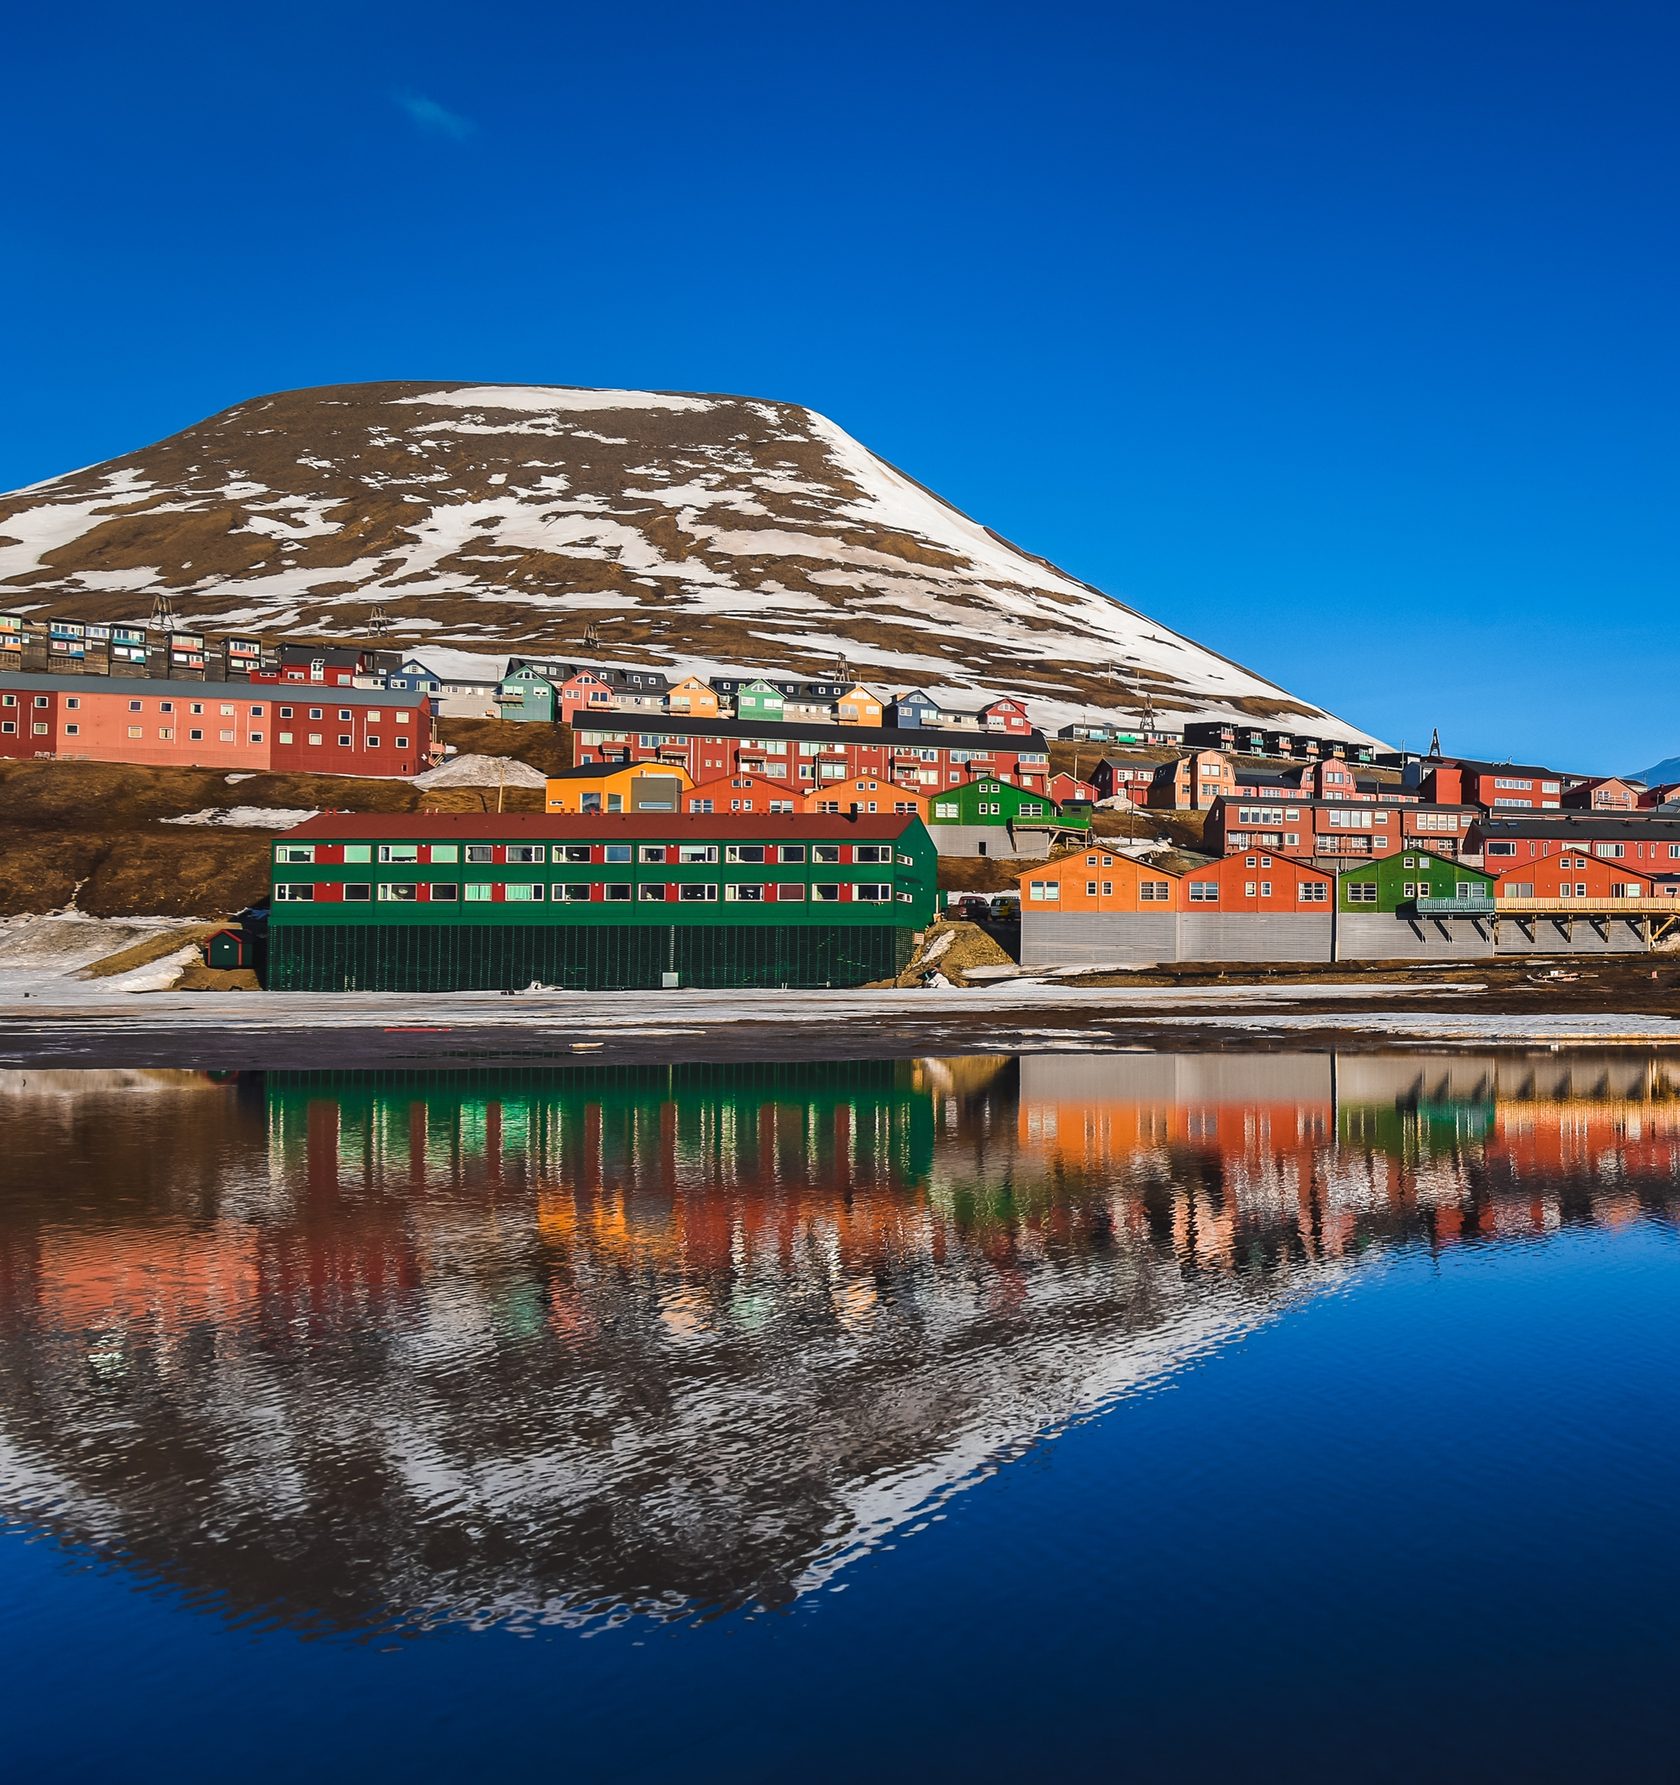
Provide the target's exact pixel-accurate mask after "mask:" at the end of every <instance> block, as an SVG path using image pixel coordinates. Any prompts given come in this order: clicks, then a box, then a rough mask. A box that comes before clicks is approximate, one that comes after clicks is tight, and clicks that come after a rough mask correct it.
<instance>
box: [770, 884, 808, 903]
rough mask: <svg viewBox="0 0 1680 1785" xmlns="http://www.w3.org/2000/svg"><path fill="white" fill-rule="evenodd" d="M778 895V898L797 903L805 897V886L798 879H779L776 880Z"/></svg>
mask: <svg viewBox="0 0 1680 1785" xmlns="http://www.w3.org/2000/svg"><path fill="white" fill-rule="evenodd" d="M776 897H777V899H778V900H787V901H790V902H794V903H797V902H798V901H799V900H801V899H803V898H804V897H805V888H804V887H803V886H802V885H801V884H800V882H799V881H797V880H778V881H777V882H776Z"/></svg>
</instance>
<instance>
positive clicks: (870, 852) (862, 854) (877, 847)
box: [852, 843, 892, 862]
mask: <svg viewBox="0 0 1680 1785" xmlns="http://www.w3.org/2000/svg"><path fill="white" fill-rule="evenodd" d="M852 859H853V860H854V861H860V862H890V861H891V860H892V850H891V849H889V848H888V847H887V845H886V844H885V843H860V844H859V845H858V846H857V848H856V849H855V850H854V851H853V853H852Z"/></svg>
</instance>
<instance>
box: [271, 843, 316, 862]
mask: <svg viewBox="0 0 1680 1785" xmlns="http://www.w3.org/2000/svg"><path fill="white" fill-rule="evenodd" d="M274 859H275V860H276V861H277V862H312V861H314V859H315V845H314V844H313V843H280V844H277V845H276V846H275V850H274Z"/></svg>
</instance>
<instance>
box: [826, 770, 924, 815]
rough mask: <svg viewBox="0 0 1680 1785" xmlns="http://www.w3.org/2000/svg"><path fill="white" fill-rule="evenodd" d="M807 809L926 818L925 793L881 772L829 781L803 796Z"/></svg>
mask: <svg viewBox="0 0 1680 1785" xmlns="http://www.w3.org/2000/svg"><path fill="white" fill-rule="evenodd" d="M804 809H805V810H806V811H807V812H845V813H853V812H859V813H862V814H864V815H865V816H870V815H875V814H879V815H886V814H892V815H895V816H900V817H909V816H914V817H917V818H920V819H921V820H922V821H923V822H924V823H925V822H926V820H927V811H928V796H927V795H926V794H925V793H917V792H916V790H915V789H914V788H913V787H900V786H898V785H897V784H896V783H895V782H892V781H888V780H887V779H886V778H885V777H884V776H881V775H854V776H853V777H852V778H851V780H849V781H829V782H827V783H825V784H824V785H823V786H821V787H818V788H814V789H813V790H812V791H811V792H810V793H808V794H806V796H805V804H804Z"/></svg>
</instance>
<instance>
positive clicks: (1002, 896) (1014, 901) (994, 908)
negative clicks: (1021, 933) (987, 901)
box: [991, 893, 1021, 923]
mask: <svg viewBox="0 0 1680 1785" xmlns="http://www.w3.org/2000/svg"><path fill="white" fill-rule="evenodd" d="M991 913H992V922H993V923H1019V922H1020V921H1021V901H1020V900H1019V899H1018V898H1017V897H1016V896H1015V894H1014V893H998V894H997V895H996V896H995V897H994V898H993V900H992V904H991Z"/></svg>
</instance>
